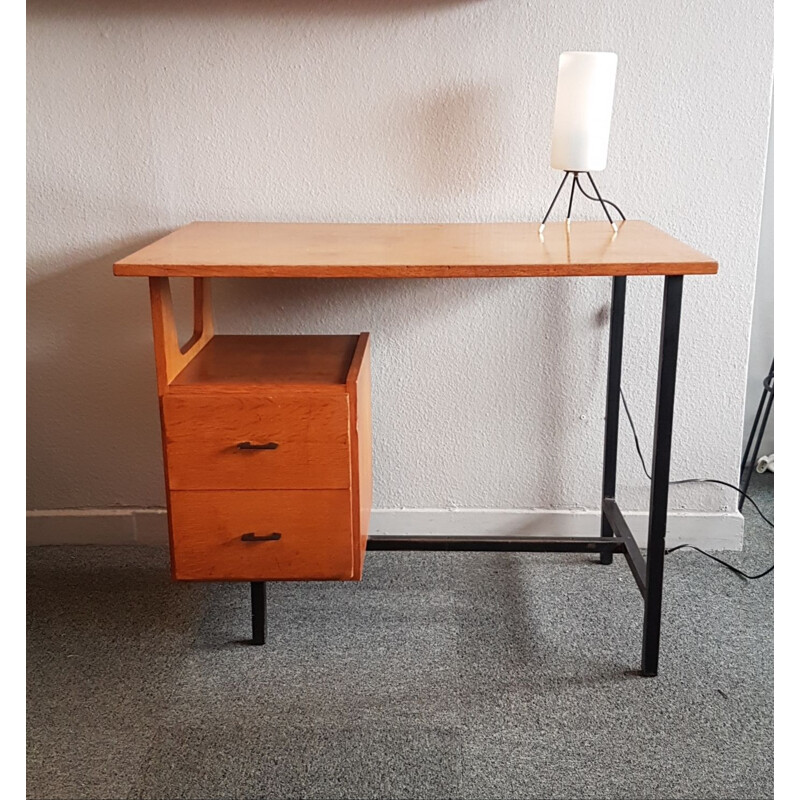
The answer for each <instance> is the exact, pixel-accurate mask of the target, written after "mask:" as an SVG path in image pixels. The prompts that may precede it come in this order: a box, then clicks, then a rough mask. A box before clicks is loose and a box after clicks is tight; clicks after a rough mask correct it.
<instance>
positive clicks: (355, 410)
mask: <svg viewBox="0 0 800 800" xmlns="http://www.w3.org/2000/svg"><path fill="white" fill-rule="evenodd" d="M347 380H348V392H349V393H350V394H351V398H352V399H351V402H350V430H351V452H352V456H351V459H352V466H353V469H352V493H353V549H354V572H355V577H356V578H359V579H360V578H361V575H362V572H363V568H364V554H365V551H366V549H367V537H368V535H369V517H370V512H371V511H372V410H371V383H370V381H371V373H370V343H369V334H368V333H362V334H361V336H360V337H359V340H358V344H357V345H356V352H355V354H354V356H353V365H352V367H351V369H350V373H349V374H348V379H347Z"/></svg>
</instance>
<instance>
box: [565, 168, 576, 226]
mask: <svg viewBox="0 0 800 800" xmlns="http://www.w3.org/2000/svg"><path fill="white" fill-rule="evenodd" d="M577 181H578V173H577V172H573V173H572V188H571V189H570V190H569V208H567V222H569V218H570V217H571V216H572V200H573V198H574V197H575V184H576V183H577Z"/></svg>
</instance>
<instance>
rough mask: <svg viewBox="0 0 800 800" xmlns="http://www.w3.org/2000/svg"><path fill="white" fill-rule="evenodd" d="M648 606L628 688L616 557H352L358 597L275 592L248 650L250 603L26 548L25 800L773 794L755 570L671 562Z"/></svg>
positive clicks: (759, 537) (216, 587)
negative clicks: (661, 589) (659, 639)
mask: <svg viewBox="0 0 800 800" xmlns="http://www.w3.org/2000/svg"><path fill="white" fill-rule="evenodd" d="M756 480H757V484H756V485H754V487H753V492H754V495H755V496H756V499H757V501H758V502H759V504H762V505H763V509H764V511H765V513H766V514H767V516H769V517H770V518H772V515H773V508H772V481H771V476H769V477H766V478H765V477H764V476H758V477H757V479H756ZM772 541H773V539H772V533H771V531H770V530H769V529H768V528H767V527H766V526H765V525H763V524H760V523H759V522H758V521H757V518H755V516H754V515H753V514H750V513H748V514H747V533H746V549H745V551H744V553H742V554H732V553H726V554H723V555H724V557H725V558H726V559H728V560H730V561H732V562H734V563H736V564H737V565H742V566H743V567H744V568H745V569H748V570H749V571H757V570H760V569H761V568H763V566H762V565H768V564H770V563H772ZM665 591H666V594H665V608H664V628H663V645H662V660H661V674H660V675H659V677H658V678H655V679H643V678H639V677H638V676H637V674H636V669H637V667H638V660H639V649H640V636H641V618H642V602H641V598H640V596H639V593H638V590H637V589H636V586H635V584H634V582H633V580H632V578H631V576H630V575H629V573H628V568H627V566H626V564H625V562H624V560H623V559H621V558H617V559H615V563H614V565H613V566H611V567H602V566H600V565H598V564H596V563H594V561H593V559H592V558H590V557H587V556H582V555H554V554H547V555H541V554H531V555H524V554H480V553H457V554H444V553H438V554H437V553H431V554H425V553H370V554H368V557H367V564H366V569H365V578H364V580H363V581H362V582H361V583H358V584H341V583H340V584H333V583H331V584H324V583H306V584H270V585H269V586H268V589H267V592H268V603H269V611H268V613H269V633H268V643H267V646H265V647H262V648H257V647H251V646H248V645H246V644H243V643H242V640H246V638H247V637H248V635H249V591H248V588H247V585H242V584H232V585H229V584H192V585H187V584H173V583H170V581H169V577H168V556H167V553H166V551H164V550H161V549H159V548H134V547H115V548H110V547H109V548H100V547H39V548H31V549H29V551H28V796H29V797H32V798H84V797H86V798H461V797H463V798H720V799H722V798H724V799H725V800H729V799H731V800H732V799H733V798H762V797H772V760H773V755H772V754H773V739H772V719H773V713H772V707H773V679H772V664H773V661H772V658H773V640H772V630H773V628H772V625H773V622H772V610H773V609H772V593H773V580H772V576H771V575H770V576H768V577H766V578H764V579H762V580H760V581H755V582H746V581H744V580H742V579H740V578H738V577H737V576H735V575H733V574H732V573H730V572H728V571H727V570H725V569H723V568H722V567H720V566H718V565H716V564H714V563H713V562H712V561H710V560H708V559H706V558H705V557H704V556H702V555H700V554H698V553H694V552H692V551H681V552H679V553H675V554H672V555H670V556H668V558H667V569H666V589H665Z"/></svg>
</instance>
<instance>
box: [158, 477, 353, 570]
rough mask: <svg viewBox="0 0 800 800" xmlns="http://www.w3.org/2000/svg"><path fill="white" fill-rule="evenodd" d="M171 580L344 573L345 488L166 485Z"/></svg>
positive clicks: (348, 562)
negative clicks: (170, 489)
mask: <svg viewBox="0 0 800 800" xmlns="http://www.w3.org/2000/svg"><path fill="white" fill-rule="evenodd" d="M170 532H171V536H170V541H171V546H172V570H173V577H174V578H176V579H178V580H211V581H213V580H219V581H226V580H230V581H264V580H284V581H286V580H289V581H291V580H348V579H351V578H352V577H353V547H354V545H353V541H354V537H353V527H352V512H351V499H350V491H349V490H339V489H336V490H308V491H302V490H288V491H279V490H271V491H258V492H256V491H225V492H222V491H173V492H170Z"/></svg>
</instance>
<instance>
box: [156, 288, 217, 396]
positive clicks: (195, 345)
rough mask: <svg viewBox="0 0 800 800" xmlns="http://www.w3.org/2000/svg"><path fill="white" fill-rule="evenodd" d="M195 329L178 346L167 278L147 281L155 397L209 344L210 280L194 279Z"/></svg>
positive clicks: (210, 322) (210, 327)
mask: <svg viewBox="0 0 800 800" xmlns="http://www.w3.org/2000/svg"><path fill="white" fill-rule="evenodd" d="M193 281H194V329H193V331H192V335H191V337H190V338H189V341H188V342H186V344H184V345H183V346H181V345H180V344H179V343H178V330H177V328H176V326H175V310H174V307H173V305H172V292H171V290H170V285H169V278H163V277H159V278H150V310H151V312H152V315H153V344H154V345H155V351H156V372H157V374H158V394H159V396H161V395H163V394H164V392H165V391H166V388H167V386H168V385H169V384H170V382H171V381H172V380H173V379H174V378H175V377H176V376H177V375H178V373H180V371H181V370H182V369H183V368H184V367H185V366H186V365H187V364H188V363H189V362H190V361H191V360H192V359H193V358H194V357H195V356H196V355H197V354H198V353H199V352H200V351H201V350H202V349H203V348H204V347H205V346H206V345H207V344H208V343H209V341H210V340H211V337H212V336H213V335H214V318H213V314H212V310H211V285H210V278H194V279H193Z"/></svg>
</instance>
